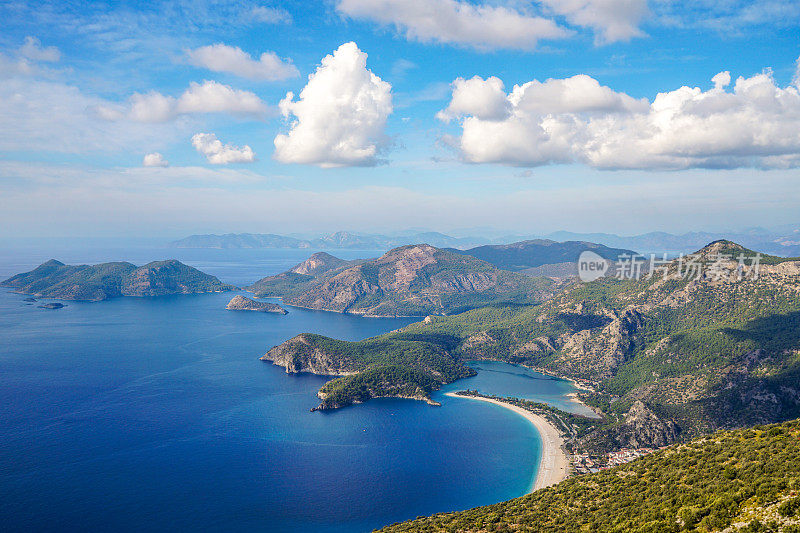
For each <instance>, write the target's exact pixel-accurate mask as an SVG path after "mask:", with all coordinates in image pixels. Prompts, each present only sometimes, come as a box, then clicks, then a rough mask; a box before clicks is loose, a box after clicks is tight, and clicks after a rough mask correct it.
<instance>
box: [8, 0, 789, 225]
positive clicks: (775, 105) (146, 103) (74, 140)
mask: <svg viewBox="0 0 800 533" xmlns="http://www.w3.org/2000/svg"><path fill="white" fill-rule="evenodd" d="M0 21H2V22H0V28H1V29H2V31H0V237H3V238H8V237H15V238H29V237H30V238H32V237H114V236H126V237H153V236H162V235H163V236H164V238H165V239H167V238H170V239H171V238H178V237H182V236H185V235H188V234H193V233H227V232H252V233H284V234H286V233H298V232H300V233H331V232H333V231H337V230H350V231H360V232H366V233H380V232H390V231H396V230H402V229H405V228H410V227H414V228H426V229H431V230H437V231H444V232H448V231H457V232H461V233H463V232H465V231H466V232H468V231H469V229H470V228H478V227H493V228H497V229H502V230H507V231H509V232H513V233H516V234H531V235H534V234H539V235H541V234H546V233H549V232H552V231H558V230H569V231H577V232H598V231H605V232H613V233H618V234H623V235H633V234H639V233H644V232H648V231H668V232H674V233H680V232H685V231H699V230H706V231H723V230H739V229H743V228H750V227H767V228H770V227H774V226H783V225H800V209H798V207H799V206H800V170H799V169H798V167H800V3H798V2H797V1H796V0H762V1H740V0H697V1H693V2H681V1H677V0H540V1H533V0H504V1H503V0H496V1H488V0H487V1H469V0H323V1H313V0H309V1H304V2H299V1H298V2H277V1H275V2H266V1H263V2H244V1H227V0H215V1H205V0H194V1H186V2H180V1H177V2H160V1H153V2H147V3H145V2H125V1H115V2H99V1H93V2H80V1H74V2H52V3H50V2H35V1H25V2H15V1H7V0H2V1H0Z"/></svg>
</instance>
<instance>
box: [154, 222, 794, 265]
mask: <svg viewBox="0 0 800 533" xmlns="http://www.w3.org/2000/svg"><path fill="white" fill-rule="evenodd" d="M463 231H465V230H461V231H459V235H462V236H459V237H454V236H451V235H446V234H444V233H439V232H436V231H417V230H406V231H400V232H395V233H392V234H389V235H381V234H367V233H358V232H350V231H337V232H336V233H331V234H329V235H325V236H322V237H308V238H302V237H301V236H299V235H295V236H284V235H274V234H254V233H228V234H225V235H192V236H190V237H186V238H184V239H180V240H177V241H174V242H172V243H170V246H171V247H174V248H295V249H297V248H301V249H317V250H324V249H342V248H349V249H353V250H359V249H360V250H389V249H391V248H396V247H398V246H405V245H408V244H430V245H431V246H435V247H437V248H455V249H458V250H466V249H468V248H474V247H478V246H482V245H505V244H508V243H517V242H522V241H531V240H539V239H547V240H550V241H556V242H560V243H563V242H568V241H578V242H589V243H597V244H601V245H604V246H608V247H610V248H618V249H624V250H636V251H638V252H639V253H642V254H649V253H669V254H679V253H691V252H693V251H694V250H697V249H699V248H701V247H703V246H704V245H705V244H706V243H709V242H712V241H716V240H720V239H728V240H732V241H735V242H740V243H742V244H743V245H744V246H747V247H749V248H753V249H756V250H762V251H763V252H765V253H770V254H775V255H779V256H782V257H794V256H800V224H797V225H787V226H783V227H781V228H778V229H777V230H771V231H767V230H765V229H763V228H753V229H750V230H747V231H743V232H741V233H735V232H728V233H711V232H691V233H684V234H682V235H674V234H671V233H665V232H651V233H644V234H641V235H634V236H630V237H623V236H620V235H615V234H612V233H573V232H569V231H558V232H555V233H550V234H548V235H544V236H541V235H524V234H511V233H505V234H503V233H502V232H499V231H496V230H495V231H493V232H489V231H488V230H486V229H485V228H475V232H476V233H475V234H473V235H471V236H470V235H464V233H463ZM601 255H602V254H601Z"/></svg>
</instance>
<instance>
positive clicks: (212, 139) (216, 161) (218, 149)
mask: <svg viewBox="0 0 800 533" xmlns="http://www.w3.org/2000/svg"><path fill="white" fill-rule="evenodd" d="M192 145H193V146H194V147H195V149H196V150H197V151H198V152H200V153H201V154H203V155H204V156H206V159H207V160H208V162H209V163H211V164H212V165H226V164H228V163H252V162H253V161H255V160H256V154H255V153H254V152H253V149H252V148H250V147H249V146H247V145H244V146H242V147H241V148H240V147H238V146H233V145H231V144H222V141H220V140H219V139H217V136H216V135H214V134H213V133H196V134H194V135H193V136H192Z"/></svg>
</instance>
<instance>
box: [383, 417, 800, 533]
mask: <svg viewBox="0 0 800 533" xmlns="http://www.w3.org/2000/svg"><path fill="white" fill-rule="evenodd" d="M739 527H741V528H742V529H739ZM729 528H730V529H729ZM380 531H381V532H382V533H400V532H411V531H413V532H419V533H423V532H426V533H428V532H429V533H433V532H448V533H451V532H461V533H472V532H474V533H478V532H480V533H484V532H512V531H513V532H520V533H522V532H553V531H558V532H565V533H568V532H576V533H577V532H586V531H591V532H619V533H629V532H665V533H668V532H679V531H695V532H712V531H730V532H735V531H741V532H742V533H745V532H746V533H756V532H765V533H766V532H772V533H781V532H782V533H797V532H800V423H798V421H793V422H789V423H785V424H782V425H775V426H766V427H757V428H753V429H745V430H739V431H730V432H718V433H716V434H714V435H711V436H709V437H705V438H701V439H698V440H695V441H692V442H690V443H687V444H681V445H674V446H671V447H669V448H666V449H663V450H660V451H658V452H656V453H654V454H651V455H649V456H646V457H643V458H640V459H637V460H636V461H633V462H631V463H628V464H625V465H621V466H618V467H616V468H612V469H610V470H605V471H602V472H598V473H596V474H588V475H585V476H580V477H573V478H570V479H568V480H566V481H562V482H561V483H559V484H558V485H555V486H553V487H549V488H546V489H542V490H539V491H536V492H534V493H533V494H529V495H527V496H523V497H521V498H516V499H513V500H510V501H507V502H503V503H498V504H496V505H489V506H487V507H478V508H476V509H471V510H469V511H463V512H458V513H444V514H438V515H434V516H432V517H429V518H418V519H416V520H412V521H409V522H404V523H400V524H395V525H392V526H388V527H386V528H383V529H381V530H380Z"/></svg>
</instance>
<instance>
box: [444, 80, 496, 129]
mask: <svg viewBox="0 0 800 533" xmlns="http://www.w3.org/2000/svg"><path fill="white" fill-rule="evenodd" d="M452 87H453V96H452V98H451V100H450V105H449V106H447V109H445V110H444V111H440V112H439V113H438V114H437V117H438V118H439V119H441V120H445V121H448V122H449V121H450V120H451V119H453V118H455V117H459V116H464V115H472V116H475V117H478V118H480V119H481V120H501V119H503V118H505V117H506V116H508V112H509V109H510V108H511V106H510V104H509V103H508V99H507V98H506V93H505V91H504V89H503V82H502V81H501V80H500V78H496V77H494V76H492V77H490V78H488V79H486V80H484V79H483V78H481V77H479V76H475V77H474V78H472V79H469V80H465V79H464V78H458V79H456V80H455V81H454V82H453V84H452Z"/></svg>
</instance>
